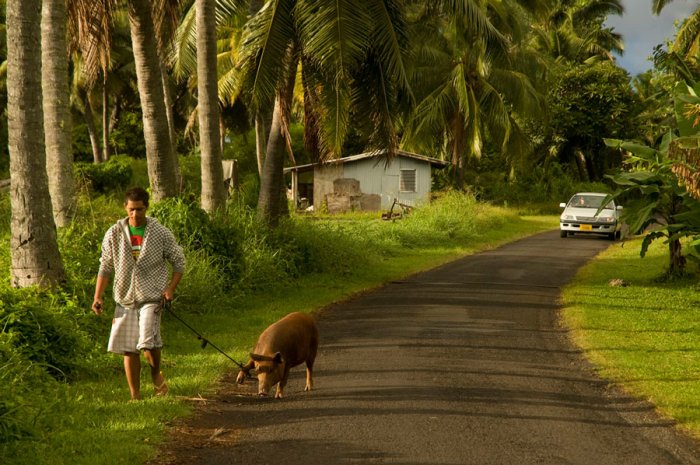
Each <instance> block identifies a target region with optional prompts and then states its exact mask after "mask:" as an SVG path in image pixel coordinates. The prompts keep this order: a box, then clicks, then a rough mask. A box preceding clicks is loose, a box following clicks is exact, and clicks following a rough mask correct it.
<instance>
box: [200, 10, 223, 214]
mask: <svg viewBox="0 0 700 465" xmlns="http://www.w3.org/2000/svg"><path fill="white" fill-rule="evenodd" d="M215 7H216V3H215V0H197V2H196V8H197V100H198V102H199V145H200V151H201V157H202V208H203V209H204V210H206V211H207V212H210V213H211V212H214V211H215V210H218V209H220V208H222V207H223V206H224V203H225V202H226V191H225V189H224V182H223V180H224V175H223V167H222V165H221V143H220V134H219V94H218V89H217V81H218V79H217V78H218V75H217V68H216V39H217V37H216V17H215Z"/></svg>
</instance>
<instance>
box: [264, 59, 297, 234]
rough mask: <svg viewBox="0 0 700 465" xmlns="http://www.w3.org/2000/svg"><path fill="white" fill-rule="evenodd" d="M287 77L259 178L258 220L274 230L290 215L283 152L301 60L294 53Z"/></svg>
mask: <svg viewBox="0 0 700 465" xmlns="http://www.w3.org/2000/svg"><path fill="white" fill-rule="evenodd" d="M287 60H288V62H289V65H288V66H286V67H285V72H286V73H288V74H287V75H286V77H285V80H284V81H283V84H282V87H281V88H280V89H279V91H278V92H277V98H276V99H275V107H274V110H273V112H272V125H271V126H270V135H269V138H268V140H267V154H266V155H265V164H264V165H263V173H262V177H261V178H260V195H259V197H258V211H257V217H258V219H259V220H260V221H263V222H264V223H266V224H267V225H268V226H269V227H271V228H275V227H277V225H278V224H279V220H280V218H281V217H282V216H287V215H289V208H288V206H287V195H286V193H287V190H286V188H285V184H284V152H285V151H287V146H288V143H289V140H288V138H289V130H288V121H289V112H290V108H291V103H292V97H293V95H294V81H295V80H296V76H297V73H296V70H297V65H298V63H299V57H298V54H297V52H296V50H294V49H290V50H289V51H288V55H287Z"/></svg>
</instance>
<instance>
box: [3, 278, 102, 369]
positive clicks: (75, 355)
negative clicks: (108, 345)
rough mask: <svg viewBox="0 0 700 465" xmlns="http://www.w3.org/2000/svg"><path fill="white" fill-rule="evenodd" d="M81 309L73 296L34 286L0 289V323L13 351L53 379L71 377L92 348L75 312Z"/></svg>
mask: <svg viewBox="0 0 700 465" xmlns="http://www.w3.org/2000/svg"><path fill="white" fill-rule="evenodd" d="M78 313H81V314H84V313H85V310H84V307H83V306H82V305H80V304H79V303H78V301H77V299H75V298H74V297H71V296H68V295H67V294H51V293H50V292H49V291H42V290H38V289H33V288H28V289H19V290H15V289H7V288H0V326H1V327H2V333H1V334H3V337H5V342H7V343H9V345H10V347H12V348H13V350H14V351H15V352H17V353H19V354H20V355H21V357H22V358H25V359H27V360H29V361H31V362H33V363H36V364H37V365H39V366H41V367H42V368H43V369H44V370H45V371H46V372H47V373H48V374H49V375H51V376H52V377H54V378H57V379H71V378H72V377H73V376H74V375H75V374H77V373H78V371H79V369H83V368H84V363H85V360H86V358H88V356H89V355H90V353H91V351H92V347H93V346H92V343H91V342H90V339H89V336H88V334H87V333H86V332H85V331H83V330H82V329H81V327H80V325H79V324H78V322H77V321H76V318H75V315H77V314H78Z"/></svg>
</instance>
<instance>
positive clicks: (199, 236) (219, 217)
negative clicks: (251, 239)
mask: <svg viewBox="0 0 700 465" xmlns="http://www.w3.org/2000/svg"><path fill="white" fill-rule="evenodd" d="M150 214H151V215H153V216H154V217H156V218H158V220H159V221H160V222H161V223H162V224H163V225H164V226H166V227H167V228H168V229H170V230H171V231H172V232H173V234H174V235H175V237H176V239H177V240H178V242H179V243H180V244H181V245H182V246H183V247H185V248H187V249H190V250H204V251H206V252H207V253H208V254H210V255H211V256H212V258H213V259H214V262H215V263H216V264H217V265H218V268H219V270H220V271H221V272H222V273H223V274H224V275H225V277H226V279H227V281H228V282H229V284H230V285H232V284H233V283H234V282H235V280H236V279H237V278H238V276H239V275H240V271H241V263H242V256H243V252H242V249H241V242H242V234H241V231H240V228H239V224H238V221H237V220H236V218H235V215H231V214H229V213H228V212H225V213H219V214H216V215H214V216H212V217H210V216H209V215H208V214H207V213H206V212H205V211H204V210H203V209H202V208H200V207H199V206H198V205H197V204H196V203H195V201H194V200H193V199H190V200H186V199H182V198H171V199H165V200H162V201H160V202H158V203H157V204H155V205H153V207H152V208H151V209H150Z"/></svg>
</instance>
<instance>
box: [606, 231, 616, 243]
mask: <svg viewBox="0 0 700 465" xmlns="http://www.w3.org/2000/svg"><path fill="white" fill-rule="evenodd" d="M608 239H610V240H611V241H614V240H615V239H617V233H610V234H608Z"/></svg>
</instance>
